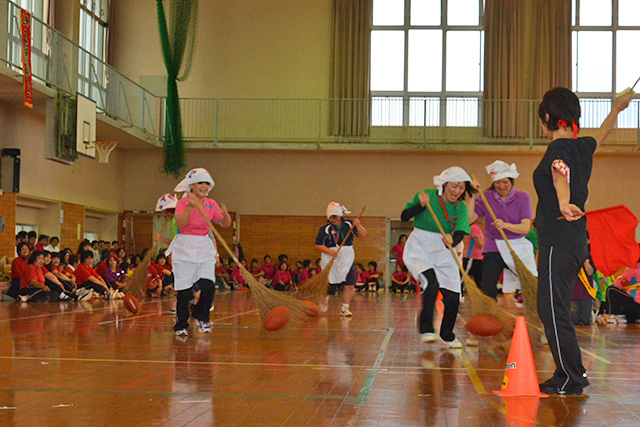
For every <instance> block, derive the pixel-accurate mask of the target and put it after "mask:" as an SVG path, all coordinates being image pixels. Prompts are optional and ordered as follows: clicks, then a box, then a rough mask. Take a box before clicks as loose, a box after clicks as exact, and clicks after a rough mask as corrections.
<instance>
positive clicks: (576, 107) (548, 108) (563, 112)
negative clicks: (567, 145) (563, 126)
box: [538, 87, 581, 131]
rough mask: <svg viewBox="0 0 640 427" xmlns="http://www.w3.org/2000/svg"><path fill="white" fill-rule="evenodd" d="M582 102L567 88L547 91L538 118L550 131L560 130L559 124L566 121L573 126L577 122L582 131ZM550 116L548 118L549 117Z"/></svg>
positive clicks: (539, 108)
mask: <svg viewBox="0 0 640 427" xmlns="http://www.w3.org/2000/svg"><path fill="white" fill-rule="evenodd" d="M580 114H581V111H580V100H578V97H577V96H576V94H575V93H573V92H572V91H571V90H569V89H567V88H566V87H554V88H553V89H550V90H548V91H547V93H545V94H544V97H543V98H542V102H541V103H540V106H539V107H538V116H539V117H540V120H542V123H543V124H544V125H545V126H546V127H547V129H549V130H552V131H553V130H558V129H559V128H560V127H559V126H558V122H559V121H560V120H564V121H565V122H566V123H567V125H569V126H571V121H572V120H573V121H575V124H576V126H577V127H578V129H580ZM547 115H548V117H547Z"/></svg>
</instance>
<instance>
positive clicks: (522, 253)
mask: <svg viewBox="0 0 640 427" xmlns="http://www.w3.org/2000/svg"><path fill="white" fill-rule="evenodd" d="M509 243H510V244H511V247H512V248H513V250H514V252H515V253H516V255H518V258H520V259H521V260H522V263H523V264H524V265H525V267H527V268H528V269H529V271H531V274H533V275H534V276H536V277H538V268H537V267H536V257H535V255H534V253H533V245H532V244H531V242H530V241H528V240H527V239H526V237H521V238H519V239H509ZM496 246H497V247H498V252H500V256H501V257H502V260H503V261H504V263H505V264H507V266H508V267H509V269H505V270H504V276H503V277H502V292H503V293H505V294H510V293H513V292H515V291H516V290H517V289H520V280H518V276H517V275H516V274H515V273H516V272H517V269H516V264H515V262H514V261H513V257H512V256H511V251H509V247H508V246H507V244H506V243H505V241H504V240H498V239H496Z"/></svg>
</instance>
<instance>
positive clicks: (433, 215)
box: [427, 200, 467, 276]
mask: <svg viewBox="0 0 640 427" xmlns="http://www.w3.org/2000/svg"><path fill="white" fill-rule="evenodd" d="M427 208H428V209H429V212H431V216H432V217H433V220H434V221H435V222H436V225H437V226H438V230H440V233H442V237H444V236H446V235H447V233H445V232H444V229H443V228H442V225H440V221H439V220H438V217H437V216H436V213H435V212H434V211H433V207H431V200H429V203H427ZM446 246H447V247H448V248H449V250H450V251H451V253H452V254H453V257H454V258H455V259H456V262H457V263H458V268H459V269H460V271H461V272H462V274H463V276H465V275H466V274H467V272H466V271H464V268H463V267H462V262H460V258H458V253H457V252H456V250H455V249H453V246H451V245H449V244H448V243H447V244H446Z"/></svg>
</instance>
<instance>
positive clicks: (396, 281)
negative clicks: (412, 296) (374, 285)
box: [391, 264, 409, 293]
mask: <svg viewBox="0 0 640 427" xmlns="http://www.w3.org/2000/svg"><path fill="white" fill-rule="evenodd" d="M408 283H409V275H408V274H407V272H406V271H404V268H403V266H402V265H399V264H398V265H396V271H394V272H393V274H392V275H391V292H400V293H403V292H409V290H408V289H407V284H408Z"/></svg>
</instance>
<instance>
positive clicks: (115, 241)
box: [111, 240, 120, 245]
mask: <svg viewBox="0 0 640 427" xmlns="http://www.w3.org/2000/svg"><path fill="white" fill-rule="evenodd" d="M114 243H117V244H118V245H120V242H118V241H117V240H114V241H113V242H111V244H112V245H113V244H114Z"/></svg>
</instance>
